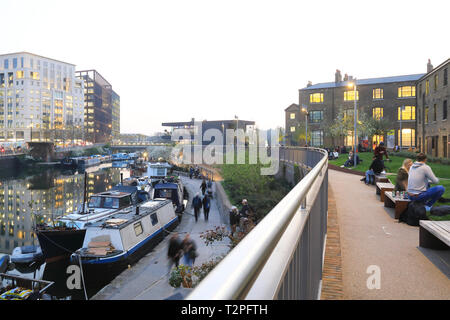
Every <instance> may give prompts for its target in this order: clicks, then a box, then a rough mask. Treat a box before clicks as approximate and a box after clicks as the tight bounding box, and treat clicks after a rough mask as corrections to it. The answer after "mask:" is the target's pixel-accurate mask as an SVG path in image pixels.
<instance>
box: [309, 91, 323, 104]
mask: <svg viewBox="0 0 450 320" xmlns="http://www.w3.org/2000/svg"><path fill="white" fill-rule="evenodd" d="M309 102H311V103H322V102H323V93H311V94H310V95H309Z"/></svg>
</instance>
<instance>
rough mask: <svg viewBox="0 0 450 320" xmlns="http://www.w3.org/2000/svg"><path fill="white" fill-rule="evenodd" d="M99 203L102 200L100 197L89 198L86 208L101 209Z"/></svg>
mask: <svg viewBox="0 0 450 320" xmlns="http://www.w3.org/2000/svg"><path fill="white" fill-rule="evenodd" d="M101 203H102V198H101V197H91V198H90V199H89V204H88V207H89V208H100V207H101Z"/></svg>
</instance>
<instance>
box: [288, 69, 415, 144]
mask: <svg viewBox="0 0 450 320" xmlns="http://www.w3.org/2000/svg"><path fill="white" fill-rule="evenodd" d="M423 75H424V74H412V75H404V76H393V77H382V78H369V79H356V80H355V79H353V78H352V77H349V76H347V75H345V77H344V79H343V80H342V76H341V72H340V71H339V70H336V73H335V81H334V82H326V83H318V84H312V83H308V85H307V87H305V88H303V89H300V90H299V104H298V105H296V104H293V105H291V106H289V107H288V108H287V109H285V119H286V120H285V123H286V134H287V136H286V143H287V144H291V145H292V144H297V145H304V144H305V141H304V140H303V141H298V132H297V131H298V130H305V126H306V125H305V124H304V123H305V117H306V112H304V111H302V109H305V110H307V112H308V135H309V136H310V138H309V139H310V140H309V144H310V145H311V146H326V147H331V146H337V145H346V146H352V145H353V131H352V130H349V132H348V134H347V135H346V136H345V137H341V138H337V137H332V136H331V135H329V134H327V128H328V127H330V126H331V125H332V124H333V123H334V122H335V121H336V118H337V116H338V114H339V113H340V112H341V111H342V113H343V117H344V118H345V117H351V118H352V119H353V113H354V102H355V99H356V100H357V112H358V115H361V114H362V113H363V112H364V113H366V115H367V116H368V117H373V118H375V119H383V120H384V122H385V123H387V124H388V126H389V129H388V130H387V131H386V133H385V134H384V135H374V136H372V137H360V138H362V140H368V144H369V146H372V145H373V143H378V142H380V141H385V142H386V144H387V146H388V147H389V148H393V147H394V146H395V145H402V147H403V148H409V147H415V145H416V82H417V80H418V79H420V78H421V77H422V76H423ZM355 82H356V94H355V92H354V89H353V88H350V87H349V85H350V84H352V83H355ZM400 128H401V133H400ZM400 134H401V138H400ZM303 136H304V133H303Z"/></svg>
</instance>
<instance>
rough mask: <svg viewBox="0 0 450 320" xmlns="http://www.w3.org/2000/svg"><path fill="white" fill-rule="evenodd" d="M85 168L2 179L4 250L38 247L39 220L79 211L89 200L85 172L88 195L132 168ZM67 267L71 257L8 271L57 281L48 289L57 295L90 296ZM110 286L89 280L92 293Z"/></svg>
mask: <svg viewBox="0 0 450 320" xmlns="http://www.w3.org/2000/svg"><path fill="white" fill-rule="evenodd" d="M86 172H87V175H85V172H84V171H72V170H69V171H63V170H60V169H48V170H45V171H44V172H41V173H39V174H34V175H27V174H26V173H23V172H22V173H21V174H20V175H19V176H16V177H14V176H13V177H6V176H3V177H0V253H7V254H11V253H12V251H13V249H14V248H16V247H20V246H28V245H33V244H35V245H39V242H38V240H37V237H36V235H35V233H34V231H33V230H34V226H35V224H36V223H42V222H51V221H52V219H54V218H55V217H57V216H61V215H65V214H69V213H71V212H73V211H77V210H78V208H79V207H80V206H82V203H83V199H84V191H83V188H84V186H85V176H86V177H87V181H86V185H87V194H88V196H89V195H92V194H94V193H98V192H103V191H107V190H109V189H111V188H112V187H113V186H115V185H117V184H118V183H119V182H120V179H121V174H122V175H123V178H127V177H129V176H130V169H128V168H126V167H125V168H123V167H122V168H121V167H117V163H114V167H113V164H111V163H109V164H103V165H101V166H98V167H92V168H88V169H86ZM68 266H69V261H58V262H53V263H42V264H39V265H36V264H31V265H21V264H16V265H15V269H14V270H10V271H8V274H15V275H20V276H24V277H27V278H35V279H41V280H49V281H54V282H55V284H54V285H53V286H52V287H51V288H50V289H49V290H48V292H47V293H48V294H50V295H51V296H52V297H53V298H57V299H85V292H84V289H83V288H82V287H83V286H82V285H81V288H80V289H77V288H74V289H69V288H68V286H67V282H68V279H69V277H70V276H71V273H68V272H67V268H68ZM111 280H112V279H111ZM106 284H107V282H106V283H105V282H103V283H92V284H91V283H90V284H89V286H87V287H86V291H87V295H88V297H91V296H93V295H94V294H95V293H97V292H98V290H100V289H101V288H102V287H103V286H105V285H106Z"/></svg>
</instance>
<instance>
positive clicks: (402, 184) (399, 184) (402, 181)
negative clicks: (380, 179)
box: [394, 159, 413, 191]
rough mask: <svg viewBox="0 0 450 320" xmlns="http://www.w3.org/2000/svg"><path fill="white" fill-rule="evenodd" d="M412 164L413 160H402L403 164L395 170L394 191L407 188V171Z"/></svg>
mask: <svg viewBox="0 0 450 320" xmlns="http://www.w3.org/2000/svg"><path fill="white" fill-rule="evenodd" d="M412 164H413V161H412V160H411V159H405V160H403V164H402V166H401V167H400V169H398V172H397V180H396V182H395V188H394V190H395V191H406V190H407V189H408V172H409V168H411V166H412Z"/></svg>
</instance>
